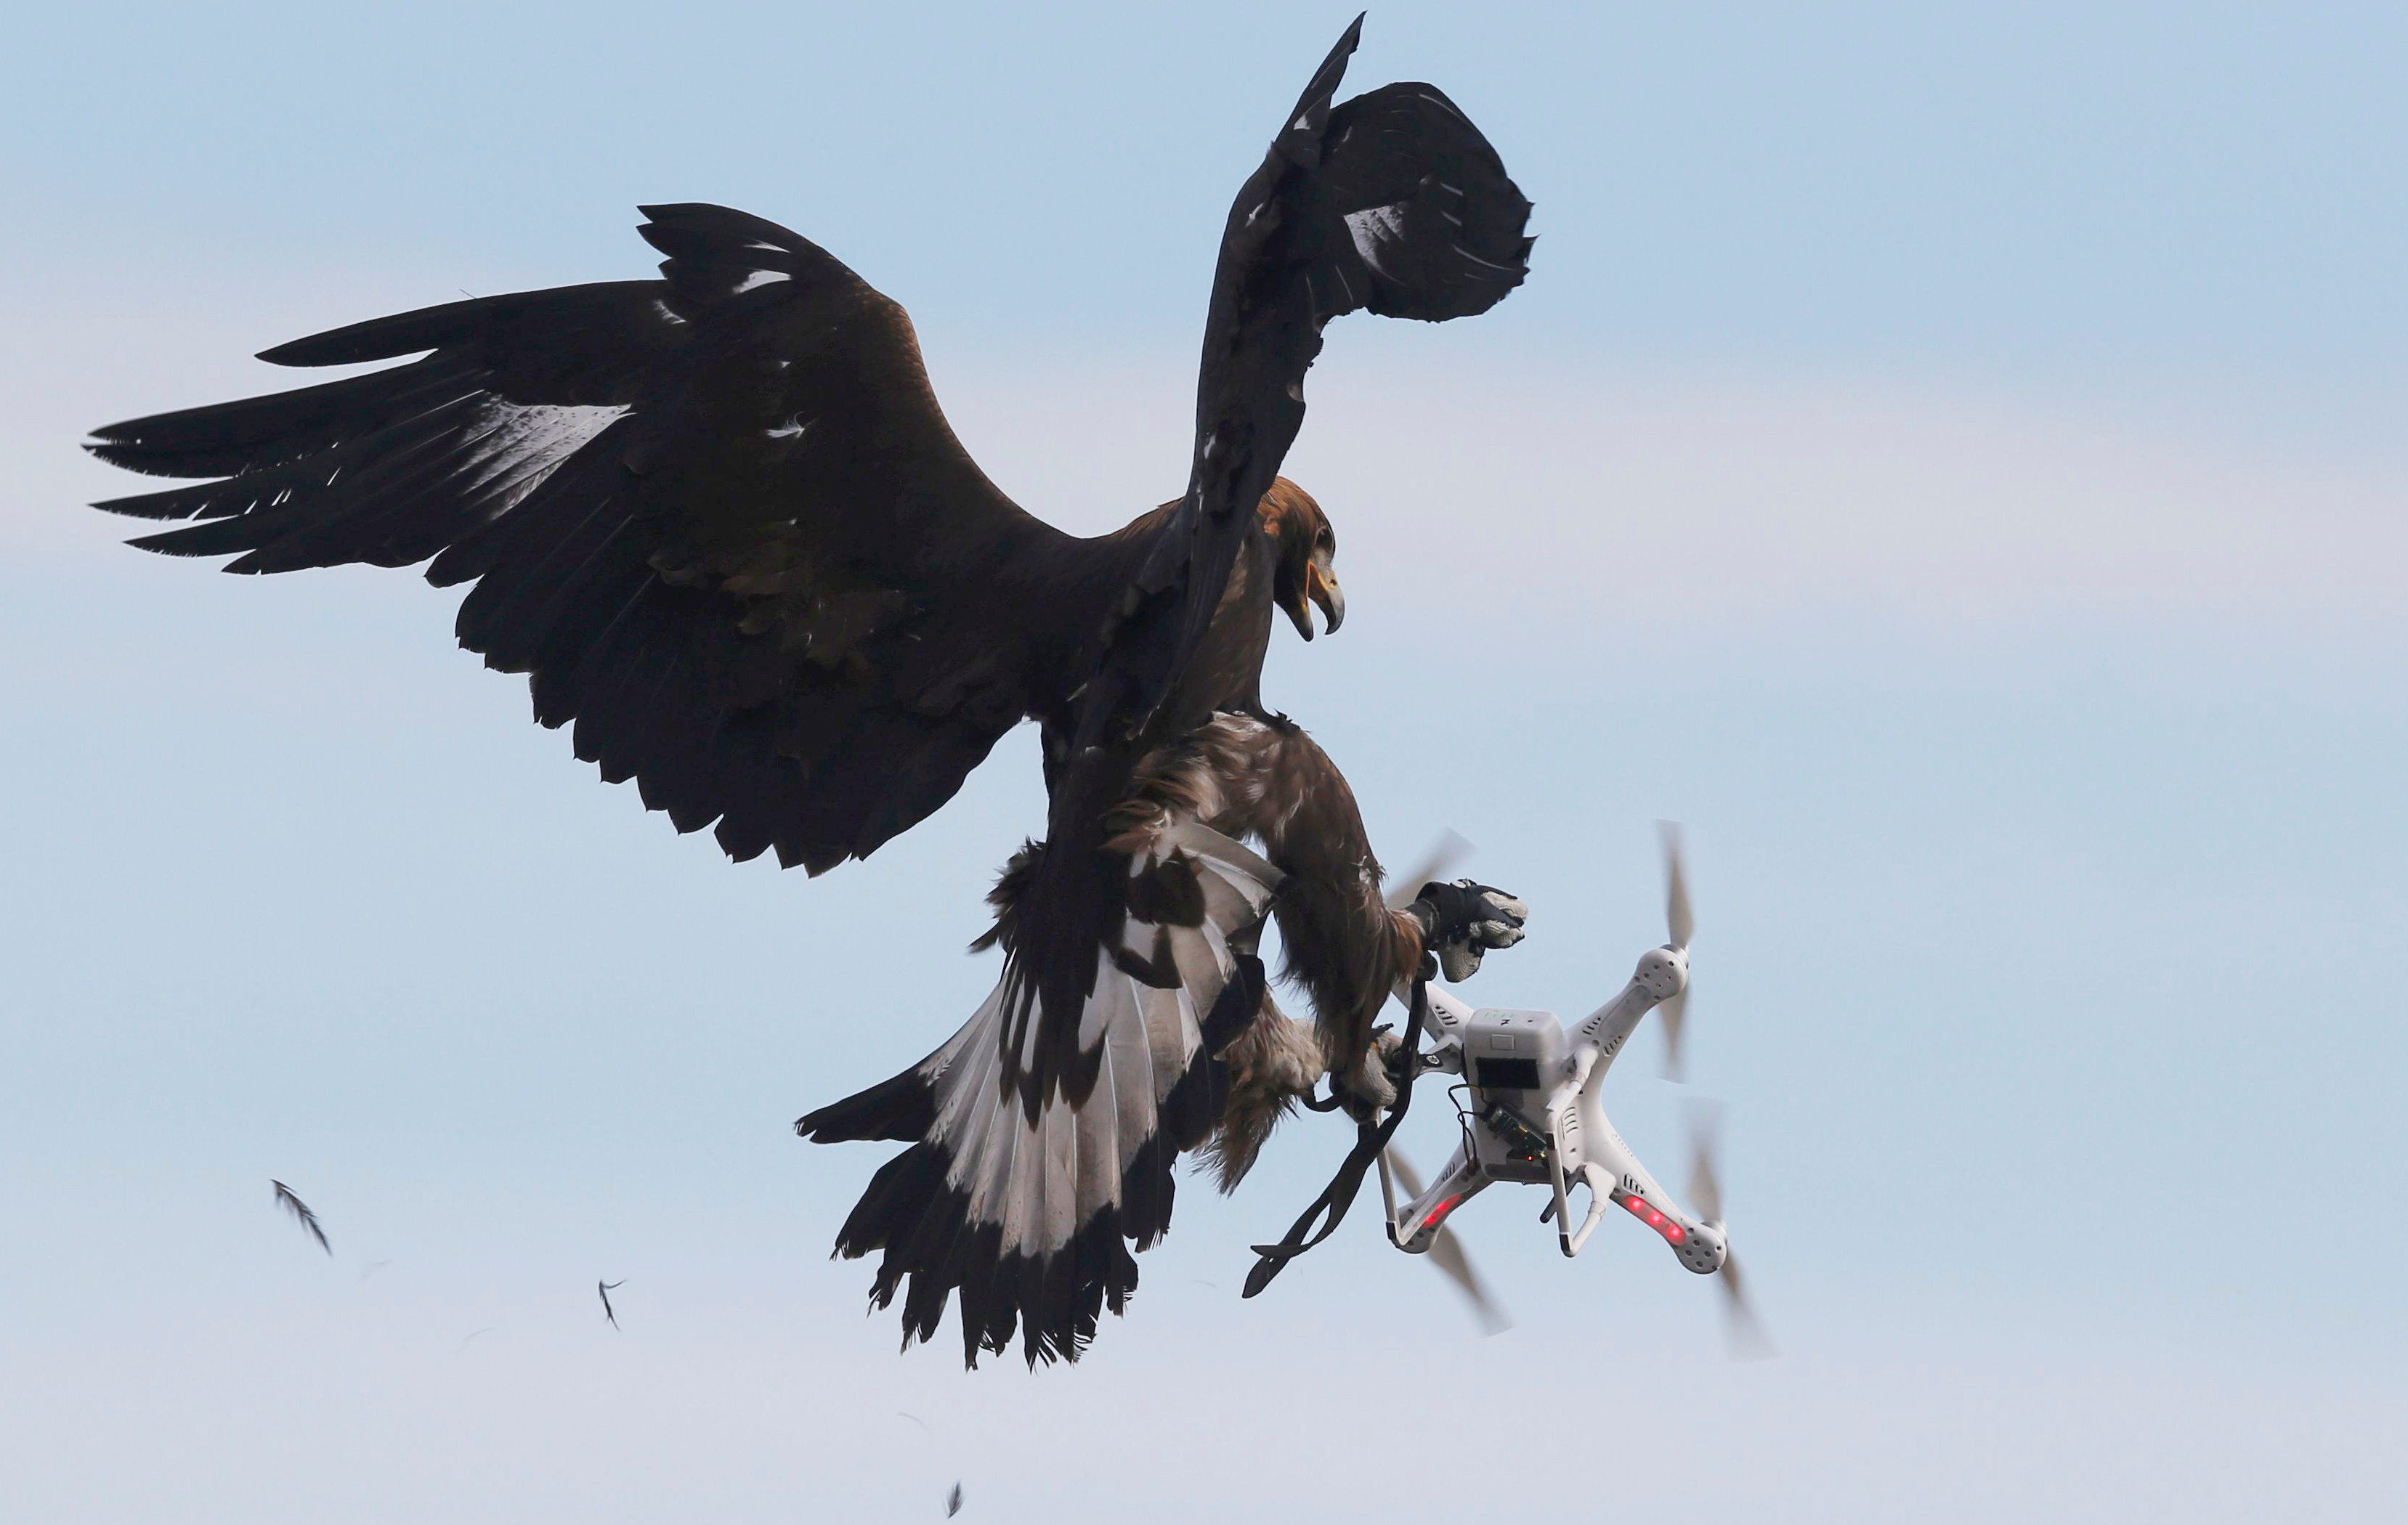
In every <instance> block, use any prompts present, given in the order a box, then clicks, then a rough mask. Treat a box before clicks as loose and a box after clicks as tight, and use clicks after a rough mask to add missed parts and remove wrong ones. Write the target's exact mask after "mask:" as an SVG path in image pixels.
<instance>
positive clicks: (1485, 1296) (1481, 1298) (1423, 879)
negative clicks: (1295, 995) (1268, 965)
mask: <svg viewBox="0 0 2408 1525" xmlns="http://www.w3.org/2000/svg"><path fill="white" fill-rule="evenodd" d="M1475 850H1476V849H1475V848H1473V847H1472V845H1471V843H1470V841H1469V838H1467V837H1465V836H1464V835H1463V834H1462V833H1460V832H1457V831H1455V830H1453V829H1452V828H1450V829H1448V830H1447V831H1445V832H1442V833H1441V834H1440V835H1439V839H1438V840H1437V841H1436V842H1433V843H1431V844H1430V847H1429V850H1428V851H1426V852H1425V853H1423V854H1422V856H1421V858H1420V860H1419V861H1418V862H1415V864H1414V865H1413V868H1412V872H1411V873H1407V874H1396V875H1391V876H1389V878H1388V882H1389V884H1390V885H1391V886H1393V888H1391V889H1390V890H1389V891H1388V909H1390V910H1392V911H1400V910H1403V909H1404V908H1405V907H1406V906H1407V905H1412V901H1413V897H1414V896H1415V895H1417V894H1420V893H1421V889H1422V886H1423V885H1426V884H1427V883H1429V882H1430V881H1431V880H1433V879H1443V878H1445V877H1447V876H1448V875H1449V874H1452V873H1454V872H1455V868H1456V866H1457V865H1458V864H1460V863H1461V862H1463V861H1464V860H1465V859H1467V858H1469V857H1470V856H1471V855H1472V853H1473V852H1474V851H1475ZM1387 1154H1388V1158H1387V1163H1388V1166H1389V1168H1390V1169H1392V1170H1394V1171H1395V1172H1396V1173H1397V1179H1398V1181H1399V1182H1401V1183H1403V1185H1404V1189H1405V1195H1406V1196H1408V1197H1418V1196H1420V1195H1421V1194H1422V1176H1421V1172H1420V1171H1417V1170H1415V1169H1414V1168H1413V1167H1412V1164H1411V1163H1410V1162H1407V1161H1406V1159H1405V1153H1404V1151H1403V1150H1402V1149H1399V1148H1398V1147H1396V1146H1394V1145H1390V1146H1389V1147H1388V1151H1387ZM1429 1258H1430V1263H1432V1264H1433V1265H1436V1266H1437V1267H1438V1268H1439V1269H1440V1270H1441V1271H1442V1272H1444V1273H1446V1275H1447V1276H1448V1277H1449V1278H1450V1279H1451V1280H1453V1281H1454V1283H1455V1286H1456V1287H1457V1288H1459V1289H1460V1290H1462V1292H1463V1295H1464V1296H1465V1297H1466V1298H1467V1299H1469V1301H1470V1303H1471V1313H1472V1317H1473V1318H1477V1319H1479V1320H1480V1333H1483V1334H1498V1333H1503V1332H1504V1331H1506V1330H1509V1329H1511V1328H1512V1327H1513V1319H1512V1315H1510V1314H1508V1313H1507V1312H1506V1311H1505V1310H1504V1308H1503V1307H1501V1306H1499V1305H1498V1302H1497V1300H1496V1299H1495V1298H1493V1297H1491V1296H1490V1295H1489V1293H1488V1287H1487V1284H1486V1283H1484V1282H1483V1281H1482V1280H1481V1279H1480V1273H1479V1272H1477V1271H1474V1270H1473V1269H1472V1268H1471V1255H1470V1253H1469V1251H1468V1250H1466V1249H1465V1248H1464V1247H1463V1241H1462V1240H1461V1239H1460V1238H1458V1237H1457V1236H1456V1235H1455V1233H1452V1232H1451V1231H1449V1230H1447V1229H1444V1228H1441V1229H1440V1230H1439V1233H1438V1238H1437V1240H1436V1241H1435V1242H1434V1243H1432V1244H1431V1246H1430V1247H1429Z"/></svg>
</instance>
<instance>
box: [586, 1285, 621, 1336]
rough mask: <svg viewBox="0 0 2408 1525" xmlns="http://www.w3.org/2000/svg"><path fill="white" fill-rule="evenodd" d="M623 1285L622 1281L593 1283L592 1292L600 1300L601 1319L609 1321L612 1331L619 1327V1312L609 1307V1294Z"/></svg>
mask: <svg viewBox="0 0 2408 1525" xmlns="http://www.w3.org/2000/svg"><path fill="white" fill-rule="evenodd" d="M625 1285H627V1284H626V1283H625V1282H624V1281H599V1280H597V1281H595V1283H594V1290H595V1292H596V1293H597V1294H599V1295H600V1297H601V1299H602V1317H603V1318H608V1319H609V1320H610V1327H611V1328H612V1329H616V1328H618V1327H619V1310H618V1309H616V1308H614V1307H612V1306H611V1305H610V1294H611V1293H612V1292H615V1291H617V1290H619V1289H620V1288H622V1287H624V1286H625Z"/></svg>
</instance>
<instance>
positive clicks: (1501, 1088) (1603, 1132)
mask: <svg viewBox="0 0 2408 1525" xmlns="http://www.w3.org/2000/svg"><path fill="white" fill-rule="evenodd" d="M1664 845H1665V870H1666V877H1667V879H1668V881H1669V884H1668V894H1667V897H1666V898H1667V906H1666V911H1667V915H1666V919H1667V921H1668V922H1669V923H1670V932H1671V937H1670V941H1669V942H1667V943H1666V944H1664V946H1662V947H1660V948H1649V949H1648V950H1647V951H1646V952H1645V953H1643V954H1641V955H1640V959H1639V966H1638V968H1637V969H1636V970H1635V971H1633V973H1632V975H1631V976H1630V980H1629V983H1627V984H1626V985H1625V986H1624V987H1623V988H1622V989H1621V990H1620V991H1617V992H1616V993H1615V994H1614V996H1613V999H1612V1000H1610V1001H1608V1002H1606V1003H1605V1005H1601V1006H1599V1007H1598V1008H1597V1010H1595V1011H1594V1012H1591V1013H1590V1014H1589V1015H1588V1016H1587V1017H1586V1018H1585V1019H1583V1020H1581V1021H1580V1022H1578V1023H1577V1024H1575V1025H1572V1026H1570V1027H1567V1026H1566V1025H1565V1024H1564V1023H1563V1022H1561V1021H1560V1020H1558V1019H1556V1017H1555V1013H1553V1012H1548V1011H1527V1010H1517V1009H1512V1008H1507V1007H1480V1008H1474V1007H1472V1006H1470V1005H1467V1004H1466V1003H1464V1002H1463V1001H1461V1000H1459V999H1457V998H1456V997H1455V996H1454V995H1452V994H1450V993H1448V992H1447V991H1444V990H1442V989H1441V988H1439V987H1438V986H1437V985H1435V984H1430V985H1427V986H1426V987H1425V988H1424V991H1423V992H1422V994H1423V999H1424V1000H1425V1001H1426V1007H1425V1015H1424V1020H1423V1033H1424V1036H1425V1040H1426V1043H1427V1045H1428V1047H1427V1048H1425V1049H1424V1050H1423V1051H1422V1053H1421V1054H1420V1056H1419V1058H1418V1062H1417V1064H1418V1067H1417V1069H1416V1071H1415V1075H1416V1077H1417V1078H1418V1077H1419V1076H1433V1075H1446V1076H1460V1077H1461V1082H1460V1084H1458V1085H1456V1086H1454V1087H1451V1088H1450V1089H1449V1094H1450V1096H1453V1097H1455V1112H1456V1116H1457V1119H1458V1121H1459V1122H1460V1124H1461V1126H1462V1132H1463V1137H1462V1142H1461V1143H1460V1144H1458V1145H1457V1146H1456V1147H1455V1153H1454V1154H1453V1156H1451V1157H1450V1158H1449V1159H1448V1161H1447V1162H1446V1166H1445V1168H1444V1169H1442V1170H1441V1171H1440V1172H1439V1174H1438V1177H1437V1179H1436V1180H1434V1181H1433V1182H1432V1183H1431V1184H1430V1186H1429V1187H1428V1189H1427V1190H1422V1189H1421V1188H1420V1186H1419V1183H1418V1182H1417V1181H1416V1180H1415V1179H1414V1177H1413V1175H1412V1171H1411V1169H1410V1168H1409V1167H1407V1166H1405V1165H1404V1163H1403V1162H1402V1161H1401V1160H1396V1161H1392V1160H1390V1159H1389V1158H1388V1157H1387V1155H1385V1154H1383V1156H1382V1158H1381V1161H1380V1185H1381V1190H1382V1193H1383V1196H1384V1198H1385V1199H1386V1206H1387V1218H1388V1238H1389V1242H1390V1243H1392V1244H1394V1245H1395V1246H1396V1247H1398V1249H1401V1250H1403V1251H1405V1252H1406V1253H1407V1254H1411V1255H1423V1254H1429V1253H1431V1252H1432V1251H1433V1250H1439V1251H1440V1252H1441V1254H1443V1253H1444V1252H1445V1251H1444V1246H1445V1243H1446V1242H1445V1241H1444V1240H1443V1239H1441V1231H1442V1230H1444V1228H1445V1226H1446V1223H1447V1220H1448V1219H1450V1218H1452V1217H1453V1216H1454V1214H1455V1212H1456V1211H1457V1210H1458V1209H1460V1208H1461V1207H1462V1206H1463V1204H1465V1203H1467V1202H1469V1200H1471V1198H1473V1197H1475V1196H1477V1195H1479V1194H1480V1193H1481V1192H1482V1191H1484V1190H1487V1189H1488V1187H1489V1186H1490V1185H1492V1184H1494V1183H1497V1182H1499V1181H1503V1182H1510V1183H1514V1184H1519V1185H1528V1186H1542V1187H1545V1188H1547V1189H1548V1190H1550V1191H1552V1192H1553V1194H1554V1200H1553V1201H1552V1202H1551V1203H1550V1204H1548V1206H1547V1208H1546V1210H1545V1211H1544V1212H1543V1213H1542V1214H1541V1221H1545V1220H1546V1219H1553V1220H1554V1221H1555V1234H1556V1242H1557V1244H1558V1245H1559V1246H1560V1247H1562V1249H1563V1252H1564V1254H1565V1255H1566V1256H1573V1255H1577V1254H1579V1253H1580V1252H1581V1249H1582V1247H1584V1246H1585V1245H1586V1244H1587V1243H1588V1239H1589V1235H1590V1234H1592V1233H1595V1232H1596V1231H1597V1226H1598V1223H1600V1222H1601V1221H1603V1220H1604V1219H1605V1217H1606V1215H1607V1213H1608V1212H1609V1211H1610V1210H1611V1209H1612V1208H1613V1207H1617V1206H1618V1207H1620V1208H1622V1209H1623V1210H1624V1211H1626V1212H1627V1213H1629V1214H1630V1216H1632V1217H1633V1218H1636V1219H1639V1220H1640V1221H1641V1222H1642V1223H1644V1224H1646V1225H1647V1226H1648V1227H1649V1228H1651V1229H1653V1230H1655V1231H1656V1233H1657V1234H1658V1235H1659V1236H1660V1237H1661V1238H1662V1239H1663V1240H1664V1242H1665V1243H1666V1244H1667V1245H1669V1246H1670V1247H1671V1249H1672V1254H1673V1257H1674V1258H1675V1259H1676V1260H1678V1261H1680V1262H1681V1264H1682V1265H1684V1266H1685V1267H1687V1268H1688V1269H1689V1270H1691V1271H1693V1272H1695V1273H1697V1274H1698V1275H1699V1276H1714V1275H1717V1274H1719V1276H1721V1278H1722V1286H1723V1290H1724V1291H1725V1292H1726V1293H1727V1297H1728V1301H1727V1307H1728V1310H1729V1313H1730V1315H1731V1334H1732V1345H1733V1349H1734V1351H1735V1353H1737V1354H1740V1355H1742V1356H1743V1357H1753V1356H1758V1355H1765V1354H1770V1345H1769V1344H1768V1343H1767V1342H1766V1341H1765V1339H1764V1336H1763V1332H1762V1330H1761V1329H1760V1327H1759V1326H1758V1325H1757V1324H1756V1319H1755V1317H1754V1315H1753V1314H1752V1313H1751V1312H1750V1311H1749V1310H1748V1307H1747V1304H1746V1303H1745V1301H1744V1299H1743V1298H1742V1293H1741V1290H1740V1280H1739V1266H1738V1263H1737V1261H1734V1260H1733V1259H1732V1257H1731V1253H1730V1240H1729V1237H1728V1234H1727V1232H1726V1230H1725V1229H1724V1226H1723V1219H1722V1190H1721V1187H1720V1184H1719V1182H1718V1179H1717V1176H1716V1174H1715V1171H1714V1169H1713V1163H1712V1160H1711V1154H1712V1148H1711V1140H1710V1136H1709V1135H1710V1133H1711V1128H1710V1127H1709V1128H1699V1131H1698V1139H1697V1147H1698V1155H1697V1166H1696V1172H1695V1174H1694V1175H1693V1176H1692V1177H1691V1181H1690V1185H1689V1192H1688V1194H1689V1197H1690V1200H1691V1202H1692V1203H1693V1204H1695V1208H1696V1210H1695V1211H1694V1212H1693V1211H1690V1210H1688V1209H1686V1208H1684V1207H1683V1206H1682V1205H1681V1204H1680V1203H1679V1202H1678V1201H1676V1200H1675V1199H1674V1198H1673V1196H1672V1194H1671V1193H1670V1191H1667V1190H1665V1189H1664V1187H1663V1186H1662V1184H1661V1183H1659V1182H1658V1181H1657V1180H1656V1177H1655V1176H1653V1175H1652V1174H1650V1173H1649V1172H1648V1170H1647V1167H1646V1166H1645V1165H1643V1164H1641V1162H1640V1161H1639V1157H1638V1155H1637V1154H1636V1153H1635V1152H1634V1151H1633V1150H1632V1149H1631V1147H1630V1146H1629V1145H1628V1144H1627V1143H1626V1142H1624V1140H1623V1137H1622V1135H1621V1133H1618V1132H1616V1131H1615V1129H1614V1126H1613V1121H1612V1119H1609V1118H1608V1117H1607V1116H1606V1115H1605V1106H1604V1102H1603V1099H1602V1092H1603V1090H1604V1083H1605V1076H1606V1072H1607V1071H1608V1070H1610V1069H1611V1068H1613V1062H1614V1060H1615V1058H1616V1057H1618V1056H1619V1055H1620V1054H1621V1053H1622V1051H1623V1049H1624V1048H1626V1047H1627V1046H1628V1044H1629V1041H1630V1035H1631V1033H1634V1032H1636V1031H1637V1030H1638V1027H1639V1024H1640V1022H1641V1019H1644V1018H1645V1017H1646V1015H1647V1014H1648V1013H1649V1012H1651V1011H1660V1013H1661V1016H1662V1018H1663V1025H1664V1028H1665V1039H1666V1047H1667V1067H1668V1073H1670V1070H1671V1069H1672V1068H1673V1067H1675V1066H1677V1064H1678V1062H1679V1059H1678V1055H1679V1048H1678V1044H1679V1037H1678V1027H1677V1022H1678V1018H1679V1015H1680V1014H1681V1013H1682V1011H1683V1008H1684V1006H1685V1005H1686V1003H1687V999H1688V989H1689V948H1688V944H1689V937H1690V934H1692V933H1693V932H1694V931H1695V930H1696V929H1695V923H1694V919H1693V917H1692V916H1691V914H1690V910H1689V897H1688V888H1687V884H1686V876H1685V874H1684V872H1683V869H1682V864H1681V853H1680V846H1679V837H1678V834H1677V832H1676V830H1675V829H1674V828H1672V827H1670V826H1669V825H1668V826H1666V827H1665V844H1664ZM1397 996H1398V1000H1400V1001H1403V1002H1405V1003H1406V1005H1408V1006H1409V1007H1410V1006H1411V1005H1412V991H1411V988H1410V987H1399V988H1398V991H1397ZM1399 1178H1401V1179H1402V1180H1403V1181H1404V1182H1405V1191H1406V1194H1407V1196H1408V1198H1409V1199H1410V1200H1407V1201H1404V1202H1402V1203H1399V1201H1398V1191H1397V1182H1398V1179H1399ZM1583 1186H1585V1187H1586V1188H1588V1190H1589V1200H1588V1205H1587V1211H1586V1213H1585V1215H1584V1217H1583V1219H1582V1220H1581V1222H1580V1224H1579V1225H1578V1226H1577V1227H1574V1226H1573V1224H1572V1221H1571V1216H1570V1207H1571V1203H1570V1193H1571V1191H1572V1190H1574V1189H1575V1188H1578V1187H1583ZM1458 1258H1459V1256H1458ZM1455 1275H1456V1278H1457V1279H1458V1280H1462V1279H1464V1277H1463V1275H1462V1273H1460V1272H1455ZM1467 1290H1469V1291H1471V1293H1472V1296H1473V1298H1474V1301H1475V1303H1477V1302H1479V1301H1481V1298H1482V1294H1480V1293H1479V1292H1477V1291H1476V1290H1472V1289H1471V1288H1470V1287H1469V1284H1467Z"/></svg>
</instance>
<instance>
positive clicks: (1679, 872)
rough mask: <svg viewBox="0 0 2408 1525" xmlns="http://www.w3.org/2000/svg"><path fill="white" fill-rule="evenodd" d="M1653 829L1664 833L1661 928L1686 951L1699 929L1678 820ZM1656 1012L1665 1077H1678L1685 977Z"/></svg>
mask: <svg viewBox="0 0 2408 1525" xmlns="http://www.w3.org/2000/svg"><path fill="white" fill-rule="evenodd" d="M1656 830H1657V831H1658V832H1660V833H1662V834H1663V837H1664V929H1665V931H1666V932H1668V933H1670V934H1671V946H1673V947H1674V948H1679V949H1681V950H1682V951H1683V952H1686V951H1688V947H1689V938H1690V937H1691V935H1692V934H1695V933H1696V932H1697V930H1698V919H1697V917H1696V916H1695V915H1693V914H1692V913H1691V912H1690V910H1689V875H1688V871H1687V869H1686V868H1684V866H1683V865H1682V861H1681V826H1680V823H1679V822H1678V821H1671V820H1659V821H1657V822H1656ZM1656 1017H1657V1019H1659V1020H1661V1021H1662V1023H1663V1024H1664V1078H1665V1079H1667V1080H1672V1081H1678V1080H1680V1079H1681V1078H1682V1075H1683V1065H1682V1062H1681V1031H1682V1024H1683V1023H1684V1022H1685V1021H1686V1020H1688V1017H1689V987H1688V984H1687V982H1686V981H1684V982H1683V983H1682V986H1681V988H1680V989H1679V990H1678V991H1674V992H1673V993H1672V995H1671V996H1670V999H1668V1000H1666V1001H1665V1002H1663V1003H1662V1004H1661V1005H1658V1006H1656Z"/></svg>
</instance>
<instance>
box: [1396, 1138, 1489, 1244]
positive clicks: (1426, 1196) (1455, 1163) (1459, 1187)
mask: <svg viewBox="0 0 2408 1525" xmlns="http://www.w3.org/2000/svg"><path fill="white" fill-rule="evenodd" d="M1380 1165H1381V1179H1382V1181H1383V1183H1384V1182H1385V1181H1386V1179H1387V1161H1386V1159H1385V1158H1384V1157H1383V1158H1382V1160H1381V1162H1380ZM1487 1185H1488V1177H1486V1176H1483V1175H1482V1174H1481V1173H1480V1167H1479V1165H1478V1164H1477V1163H1476V1162H1474V1161H1472V1159H1471V1158H1470V1157H1469V1155H1467V1154H1465V1153H1464V1150H1463V1146H1462V1145H1460V1144H1458V1145H1456V1146H1455V1153H1453V1154H1452V1155H1449V1156H1448V1157H1447V1162H1446V1168H1445V1169H1443V1170H1441V1171H1440V1172H1439V1173H1438V1179H1437V1180H1435V1181H1433V1182H1431V1183H1430V1188H1429V1190H1426V1191H1424V1192H1422V1193H1421V1194H1420V1195H1419V1196H1416V1197H1415V1198H1413V1200H1412V1201H1411V1202H1409V1203H1407V1204H1405V1205H1404V1207H1403V1208H1402V1209H1401V1210H1398V1209H1396V1208H1394V1207H1391V1208H1390V1210H1389V1216H1388V1237H1389V1239H1390V1240H1391V1241H1392V1242H1394V1243H1395V1245H1396V1247H1398V1249H1401V1250H1403V1251H1404V1252H1405V1253H1406V1254H1408V1255H1420V1254H1424V1253H1426V1252H1427V1251H1428V1249H1429V1247H1430V1244H1431V1242H1432V1241H1433V1240H1435V1239H1437V1238H1438V1231H1439V1230H1440V1228H1441V1227H1442V1226H1443V1225H1444V1224H1445V1222H1446V1220H1447V1219H1448V1218H1449V1217H1450V1216H1452V1215H1453V1213H1454V1212H1455V1209H1456V1208H1457V1207H1460V1206H1462V1205H1463V1204H1465V1203H1466V1202H1469V1200H1470V1199H1471V1198H1473V1197H1475V1196H1477V1195H1479V1194H1480V1192H1481V1191H1482V1190H1484V1189H1485V1188H1486V1187H1487Z"/></svg>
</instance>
